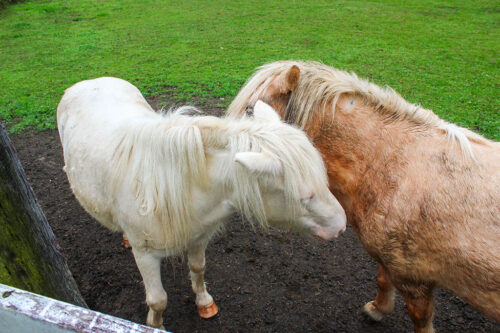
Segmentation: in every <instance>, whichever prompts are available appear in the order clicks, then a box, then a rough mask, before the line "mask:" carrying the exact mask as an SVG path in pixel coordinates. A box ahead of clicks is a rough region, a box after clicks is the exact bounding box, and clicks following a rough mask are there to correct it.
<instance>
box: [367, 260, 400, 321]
mask: <svg viewBox="0 0 500 333" xmlns="http://www.w3.org/2000/svg"><path fill="white" fill-rule="evenodd" d="M377 287H378V290H377V297H376V298H375V300H374V301H371V302H368V303H366V304H365V306H364V307H363V309H362V311H363V313H365V314H366V315H368V316H369V317H370V318H372V319H373V320H376V321H380V320H382V318H384V316H385V315H388V314H389V313H391V312H392V310H394V298H395V288H394V285H393V284H392V282H391V279H390V277H389V274H388V273H387V270H386V269H385V268H384V266H382V265H379V266H378V276H377Z"/></svg>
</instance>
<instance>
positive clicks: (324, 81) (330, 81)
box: [228, 61, 489, 159]
mask: <svg viewBox="0 0 500 333" xmlns="http://www.w3.org/2000/svg"><path fill="white" fill-rule="evenodd" d="M294 65H295V66H297V67H298V68H299V69H300V79H299V82H298V85H297V87H296V88H295V89H294V90H293V93H292V94H291V98H290V101H289V103H288V105H287V109H286V114H285V115H284V117H285V120H287V121H288V122H292V123H295V124H297V125H298V126H300V127H301V128H302V129H305V128H307V126H308V125H309V123H310V121H311V120H312V116H313V113H314V110H316V109H318V108H319V107H321V108H322V109H323V112H325V111H326V110H328V109H329V108H330V109H331V112H332V116H333V115H334V113H335V107H336V104H337V101H338V99H339V97H340V96H341V95H342V94H353V95H356V96H360V97H362V98H363V99H364V100H365V101H366V102H367V103H369V104H370V105H372V106H373V109H374V110H375V111H376V112H378V113H380V114H382V115H384V116H386V117H388V118H390V119H392V120H407V121H409V122H410V123H413V124H415V125H416V126H420V127H427V128H438V129H441V130H442V131H443V133H445V134H446V135H447V136H448V137H449V138H450V139H451V141H457V142H458V143H459V145H460V148H461V150H462V152H463V154H464V155H465V156H467V157H469V158H471V159H474V154H473V151H472V146H471V143H470V141H469V139H473V141H475V142H482V143H487V142H489V141H488V140H487V139H485V138H483V137H481V136H480V135H477V134H475V133H473V132H471V131H468V130H466V129H464V128H461V127H459V126H456V125H454V124H451V123H448V122H446V121H445V120H443V119H441V118H439V117H438V116H437V115H436V114H435V113H434V112H432V111H431V110H428V109H425V108H422V107H421V106H419V105H415V104H412V103H410V102H408V101H406V100H405V99H404V98H403V97H401V96H400V95H399V94H398V93H397V92H395V91H394V90H393V89H392V88H390V87H384V88H381V87H379V86H377V85H376V84H374V83H371V82H369V81H367V80H363V79H360V78H358V77H357V75H356V74H354V73H347V72H345V71H342V70H339V69H336V68H332V67H330V66H327V65H324V64H322V63H319V62H305V61H276V62H273V63H269V64H266V65H263V66H261V67H259V68H258V69H257V71H256V72H255V74H254V75H253V76H252V77H251V78H250V79H249V80H248V81H247V82H246V84H245V86H244V87H243V88H242V89H241V90H240V92H239V93H238V95H237V96H236V98H235V99H234V101H233V102H232V103H231V105H230V106H229V110H228V113H229V114H230V115H231V114H238V113H240V112H241V111H240V110H243V109H244V108H245V106H246V105H244V104H250V105H254V104H255V103H256V101H257V100H258V99H259V98H260V97H261V96H262V94H263V93H264V92H265V91H266V89H267V88H268V87H269V85H270V84H271V83H272V81H273V79H275V78H276V77H277V75H279V74H280V73H282V72H284V71H286V70H288V69H290V68H291V67H292V66H294Z"/></svg>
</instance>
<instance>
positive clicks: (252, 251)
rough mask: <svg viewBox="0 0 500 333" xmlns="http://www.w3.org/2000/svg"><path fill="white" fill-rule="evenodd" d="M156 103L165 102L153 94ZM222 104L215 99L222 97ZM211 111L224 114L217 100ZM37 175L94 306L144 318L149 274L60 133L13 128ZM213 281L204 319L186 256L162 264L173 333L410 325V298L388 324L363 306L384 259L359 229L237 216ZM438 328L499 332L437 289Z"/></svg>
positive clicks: (217, 249)
mask: <svg viewBox="0 0 500 333" xmlns="http://www.w3.org/2000/svg"><path fill="white" fill-rule="evenodd" d="M150 102H151V103H152V105H153V106H156V105H158V102H159V100H153V101H150ZM214 105H215V104H214ZM209 110H210V111H211V112H210V113H215V114H217V113H219V112H220V110H218V109H216V108H209ZM11 140H12V141H13V144H14V146H15V147H16V150H17V152H18V155H19V158H20V160H21V162H22V164H23V166H24V169H25V171H26V174H27V176H28V179H29V181H30V183H31V185H32V187H33V189H34V191H35V193H36V195H37V197H38V200H39V202H40V204H41V206H42V208H43V210H44V212H45V214H46V215H47V218H48V220H49V222H50V224H51V226H52V228H53V230H54V233H55V235H56V237H57V240H58V242H59V245H60V247H61V249H62V251H63V253H64V255H65V256H66V258H67V261H68V265H69V267H70V269H71V272H72V273H73V276H74V277H75V280H76V282H77V284H78V286H79V288H80V291H81V293H82V295H83V297H84V298H85V300H86V302H87V303H88V305H89V307H90V308H92V309H94V310H96V311H100V312H104V313H108V314H111V315H114V316H117V317H121V318H125V319H128V320H132V321H135V322H138V323H145V320H146V313H147V306H146V304H145V293H144V287H143V284H142V280H141V276H140V274H139V271H138V270H137V268H136V265H135V262H134V258H133V256H132V253H131V251H130V250H127V249H125V248H123V246H122V244H121V235H120V234H117V233H112V232H110V231H108V230H107V229H105V228H104V227H102V226H101V225H100V224H99V223H97V222H96V221H94V220H93V219H92V218H90V217H89V216H88V215H87V214H86V213H85V212H84V210H83V209H82V208H81V207H80V205H79V204H78V202H77V201H76V199H75V198H74V196H73V194H72V193H71V190H70V188H69V184H68V182H67V179H66V175H65V174H64V172H63V171H62V167H63V157H62V150H61V145H60V142H59V137H58V134H57V131H55V130H50V131H43V132H39V133H30V132H25V133H21V134H16V135H12V136H11ZM206 258H207V270H206V281H207V285H208V290H209V292H210V293H211V294H212V296H213V297H214V299H215V300H216V302H217V304H218V306H219V310H220V311H219V314H218V315H217V316H216V317H215V318H212V319H209V320H204V319H201V318H199V317H198V314H197V312H196V308H195V305H194V294H193V293H192V291H191V286H190V282H189V279H188V272H189V271H188V268H187V263H186V262H185V261H182V260H181V259H171V260H168V261H166V262H165V264H164V265H163V267H162V277H163V284H164V286H165V290H166V291H167V293H168V307H167V310H166V311H165V313H164V316H163V318H164V323H165V327H166V329H167V330H169V331H172V332H306V331H307V332H410V331H412V329H413V327H412V324H411V321H410V319H409V317H408V316H407V314H406V308H405V306H404V302H403V301H402V298H401V297H400V296H398V297H397V302H396V308H395V310H394V313H392V314H391V315H390V316H388V317H387V318H385V319H384V320H383V321H382V322H380V323H374V322H371V321H369V320H368V319H365V318H364V317H362V316H360V315H359V314H358V310H359V309H360V308H361V307H362V306H363V305H364V304H365V303H366V302H367V301H370V300H372V299H374V297H375V295H376V283H375V278H376V274H377V265H376V264H375V262H374V261H373V260H372V259H371V258H370V257H369V256H368V254H367V253H366V252H365V251H364V250H363V248H362V246H361V244H360V243H359V241H358V239H357V237H356V235H355V234H354V232H353V231H352V229H351V228H348V230H347V231H346V233H344V234H343V235H341V237H340V238H339V239H338V240H335V241H332V242H320V241H317V240H315V239H304V238H301V237H298V236H296V235H292V234H285V233H278V232H275V231H271V232H268V233H265V232H263V231H260V230H256V231H255V230H252V228H251V227H249V226H248V225H246V224H245V223H243V222H242V221H241V219H240V218H239V217H237V216H235V218H233V219H232V220H231V222H230V223H228V225H227V228H226V231H225V232H224V233H223V234H221V235H219V236H217V237H216V238H214V239H213V241H212V242H211V244H210V245H209V247H208V249H207V254H206ZM435 308H436V315H435V319H434V327H435V328H436V330H437V332H500V324H498V323H495V322H493V321H492V320H488V319H486V318H485V317H484V316H483V315H481V314H480V313H478V312H477V311H476V310H474V309H472V308H471V307H470V306H468V305H467V304H466V303H464V302H463V301H461V300H460V299H459V298H457V297H456V296H454V295H453V294H451V293H450V292H447V291H443V290H436V292H435Z"/></svg>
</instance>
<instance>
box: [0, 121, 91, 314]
mask: <svg viewBox="0 0 500 333" xmlns="http://www.w3.org/2000/svg"><path fill="white" fill-rule="evenodd" d="M0 282H1V283H3V284H6V285H10V286H13V287H17V288H20V289H24V290H27V291H30V292H33V293H37V294H41V295H44V296H48V297H52V298H56V299H59V300H61V301H65V302H69V303H73V304H75V305H79V306H83V307H87V305H86V303H85V301H84V300H83V297H82V295H81V294H80V292H79V290H78V287H77V286H76V283H75V280H74V279H73V276H72V275H71V272H70V271H69V268H68V266H67V264H66V260H65V258H64V257H63V255H62V254H61V252H60V251H59V250H58V245H57V243H56V239H55V236H54V233H53V232H52V229H51V228H50V225H49V223H48V222H47V218H46V217H45V214H44V213H43V211H42V209H41V207H40V206H39V204H38V203H37V201H36V198H35V194H34V192H33V189H32V188H31V186H30V185H29V184H28V182H27V180H26V175H25V173H24V169H23V168H22V166H21V163H20V162H19V159H18V158H17V155H16V153H15V150H14V148H13V147H12V144H11V142H10V140H9V137H8V136H7V132H6V131H5V129H4V127H3V125H2V123H1V122H0Z"/></svg>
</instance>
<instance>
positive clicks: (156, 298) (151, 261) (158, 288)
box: [132, 248, 167, 329]
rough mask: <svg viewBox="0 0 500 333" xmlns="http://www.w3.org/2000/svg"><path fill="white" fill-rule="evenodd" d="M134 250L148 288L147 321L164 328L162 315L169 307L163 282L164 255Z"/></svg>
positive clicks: (151, 324) (145, 285)
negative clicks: (162, 265)
mask: <svg viewBox="0 0 500 333" xmlns="http://www.w3.org/2000/svg"><path fill="white" fill-rule="evenodd" d="M132 252H133V254H134V258H135V262H136V263H137V267H138V268H139V272H141V276H142V280H143V281H144V287H145V288H146V303H147V304H148V306H149V312H148V318H147V321H146V323H147V324H148V325H149V326H151V327H155V328H161V329H164V327H163V325H162V324H163V318H162V315H163V311H164V310H165V308H166V307H167V293H166V292H165V289H163V285H162V283H161V273H160V266H161V260H162V258H163V256H161V255H158V254H157V253H155V251H144V250H137V249H135V248H132Z"/></svg>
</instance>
